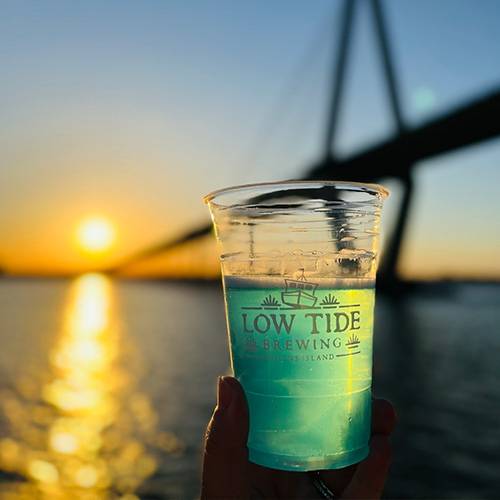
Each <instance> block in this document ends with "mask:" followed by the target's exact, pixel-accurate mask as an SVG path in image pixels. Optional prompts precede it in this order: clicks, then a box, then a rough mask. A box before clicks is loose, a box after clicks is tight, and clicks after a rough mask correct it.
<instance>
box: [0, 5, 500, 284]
mask: <svg viewBox="0 0 500 500" xmlns="http://www.w3.org/2000/svg"><path fill="white" fill-rule="evenodd" d="M361 4H362V5H361V8H360V9H358V12H357V15H356V25H355V37H354V45H353V52H352V59H351V61H350V65H349V73H348V82H347V91H346V100H345V102H344V105H343V107H342V115H341V123H340V129H339V135H338V137H337V138H336V141H335V147H336V150H337V151H338V153H339V154H340V155H344V156H347V155H349V154H351V153H352V152H354V151H356V150H357V149H359V148H362V147H365V146H367V145H369V144H371V143H374V142H376V141H379V140H382V139H384V138H387V137H389V136H390V135H391V134H392V133H393V131H394V129H393V124H392V122H391V120H390V116H389V114H388V108H387V101H386V96H385V93H384V87H383V80H382V78H381V71H380V66H379V64H378V62H379V61H378V59H377V52H376V50H375V48H374V46H373V33H372V31H371V24H370V18H369V10H368V9H367V8H366V7H367V5H366V2H361ZM384 5H385V6H386V11H387V21H388V25H389V31H390V35H391V37H392V40H393V45H394V47H393V51H394V57H395V63H396V68H397V70H398V76H399V83H400V86H401V93H402V104H403V114H404V117H405V119H406V121H407V123H408V126H410V127H411V126H417V125H419V124H420V123H423V122H425V121H426V120H427V119H429V118H431V117H432V116H435V115H438V114H439V113H442V112H444V111H446V110H448V109H450V108H452V107H453V106H456V105H458V104H460V103H462V102H463V101H464V100H468V99H470V98H472V97H474V96H476V95H479V94H481V93H484V92H486V91H488V90H490V89H493V88H495V86H499V85H500V65H499V64H498V51H499V49H500V30H498V19H499V18H500V4H499V3H498V2H497V1H496V0H482V1H481V2H480V3H479V2H474V1H473V0H467V1H465V0H441V1H439V2H435V1H430V0H421V1H418V2H416V1H411V0H387V1H386V2H384ZM340 6H341V3H340V2H338V1H335V0H328V1H327V0H315V2H302V1H289V0H274V1H273V2H265V1H264V0H258V1H255V2H234V1H230V0H215V1H209V0H199V1H194V0H193V1H191V2H185V1H181V0H176V1H174V0H171V1H168V2H157V1H146V0H145V1H143V2H131V1H130V2H128V1H112V0H111V1H108V2H98V1H93V0H89V1H87V2H62V1H61V2H59V1H47V2H36V1H23V2H18V1H3V2H2V16H1V18H0V62H1V67H2V77H1V79H0V109H1V110H2V112H1V113H0V234H1V235H2V239H1V241H0V268H3V269H4V270H6V271H7V272H10V273H14V274H16V273H17V274H40V273H41V274H47V273H48V274H50V273H68V272H79V271H83V270H87V269H90V268H93V267H102V266H104V267H105V266H108V265H113V264H114V263H117V262H119V261H120V260H121V259H123V258H125V257H126V256H128V255H130V254H132V253H135V252H136V251H138V250H140V249H142V248H144V247H147V246H149V245H151V244H155V243H157V242H159V241H162V240H166V239H169V238H174V237H175V236H176V235H179V234H182V233H183V232H185V231H187V230H189V229H190V228H192V227H193V226H196V225H199V224H202V223H204V222H206V221H208V213H207V210H206V207H205V206H204V205H203V203H202V202H201V198H202V196H203V195H204V194H206V193H208V192H209V191H211V190H213V189H216V188H220V187H224V186H228V185H232V184H241V183H247V182H259V181H268V180H277V179H285V178H296V177H298V176H300V175H301V173H302V172H303V171H304V169H305V168H306V167H307V166H308V165H310V164H311V163H312V162H314V161H315V160H317V159H318V158H319V157H320V155H321V153H322V149H321V148H322V139H323V129H324V123H325V119H326V109H327V105H328V102H329V101H328V98H329V91H330V90H331V89H330V86H329V85H330V82H329V78H330V72H331V60H332V53H333V50H334V47H335V42H336V36H337V35H338V24H337V21H338V17H339V16H338V15H339V8H340ZM499 164H500V139H499V140H495V141H490V142H488V143H485V144H482V145H479V146H475V147H473V148H467V149H466V150H463V151H458V152H455V153H453V154H450V155H447V156H444V157H439V158H434V159H432V160H431V161H428V162H426V163H425V164H422V165H419V166H418V169H417V170H416V176H415V179H416V195H415V199H414V204H413V207H412V213H411V219H410V226H409V228H408V235H407V236H408V237H407V238H406V240H405V244H404V251H403V255H402V259H401V263H400V269H401V272H402V273H403V274H404V275H406V276H408V277H463V276H465V277H470V276H479V277H497V278H498V277H500V259H498V258H497V256H498V254H499V252H500V222H499V221H500V218H499V217H498V214H499V208H500V200H499V199H498V195H497V192H496V191H497V190H496V186H498V185H499V184H500V167H499ZM389 187H392V188H393V196H392V197H391V199H390V200H389V201H388V203H387V211H386V230H387V232H389V231H390V226H391V221H392V220H393V219H394V217H393V214H394V209H395V207H396V205H397V202H398V199H399V194H400V192H399V190H398V186H397V185H395V184H394V183H389ZM96 216H98V217H101V218H105V219H107V220H108V221H109V222H110V223H111V225H112V226H113V230H114V233H115V235H116V239H115V241H114V243H113V245H112V247H111V248H109V249H108V250H107V251H106V252H101V253H98V254H94V253H89V252H88V249H85V248H83V247H82V244H81V241H79V240H78V237H77V236H76V235H77V234H78V230H79V227H81V224H82V221H84V220H86V219H88V218H89V217H96ZM186 251H187V252H188V253H189V256H187V257H186V256H184V257H182V258H181V257H177V258H172V256H169V257H168V258H167V259H166V260H165V261H159V262H158V263H157V264H155V266H156V267H155V266H153V268H154V269H157V270H158V269H161V270H162V271H163V272H164V271H166V270H167V268H172V267H176V265H177V267H178V264H179V263H180V262H181V261H182V262H184V263H185V268H186V269H191V272H192V269H193V266H194V264H193V262H200V261H203V260H204V258H203V256H206V255H209V256H210V259H211V260H210V262H211V264H210V266H208V267H209V268H210V271H209V273H212V272H213V269H215V267H216V266H215V267H214V265H213V262H214V259H215V252H214V250H213V248H212V247H211V243H210V242H204V243H203V245H201V246H200V247H199V248H198V249H197V250H193V249H187V250H186ZM150 267H151V266H150ZM181 267H182V266H181ZM178 268H179V267H178ZM202 268H203V265H202V266H201V267H200V269H199V272H200V273H203V272H204V271H203V269H202ZM196 272H198V271H196ZM207 272H208V271H207Z"/></svg>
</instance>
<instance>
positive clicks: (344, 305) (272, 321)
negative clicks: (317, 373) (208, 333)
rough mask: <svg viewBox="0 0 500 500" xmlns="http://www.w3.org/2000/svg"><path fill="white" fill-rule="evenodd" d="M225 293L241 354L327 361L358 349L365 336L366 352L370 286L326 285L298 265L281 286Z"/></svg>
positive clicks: (370, 320)
mask: <svg viewBox="0 0 500 500" xmlns="http://www.w3.org/2000/svg"><path fill="white" fill-rule="evenodd" d="M228 297H229V298H228V307H230V308H231V310H232V311H233V313H232V314H231V315H230V316H229V318H230V326H231V331H232V333H233V337H232V338H233V340H232V342H233V346H234V347H236V349H237V350H238V352H240V353H243V355H245V356H249V357H254V358H261V359H262V358H266V357H269V356H270V355H272V356H283V355H289V356H292V358H293V359H296V360H297V361H299V360H316V361H322V360H325V361H326V360H332V359H336V358H342V357H353V356H356V355H359V354H362V352H363V344H364V342H367V341H369V342H370V344H369V345H368V344H367V346H368V347H369V349H368V350H367V351H366V354H367V355H369V354H370V353H371V333H372V326H373V320H372V317H373V302H374V290H373V288H358V289H356V288H351V289H347V288H336V289H334V288H325V286H324V284H320V283H316V282H312V281H310V280H308V279H307V278H306V277H305V275H304V272H303V270H302V273H301V274H300V275H299V276H298V277H297V278H296V279H290V278H286V279H285V280H284V283H283V286H282V287H267V288H263V287H262V286H260V287H258V286H255V288H252V287H251V286H250V285H248V286H246V287H242V288H230V289H229V293H228ZM235 313H236V314H235ZM287 359H290V358H287Z"/></svg>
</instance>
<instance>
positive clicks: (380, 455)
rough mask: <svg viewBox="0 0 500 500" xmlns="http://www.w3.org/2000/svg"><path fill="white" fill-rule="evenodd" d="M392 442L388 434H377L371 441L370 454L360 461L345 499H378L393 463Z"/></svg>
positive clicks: (343, 496)
mask: <svg viewBox="0 0 500 500" xmlns="http://www.w3.org/2000/svg"><path fill="white" fill-rule="evenodd" d="M391 457H392V451H391V444H390V442H389V438H388V437H387V436H384V435H381V434H375V435H374V436H372V439H371V441H370V454H369V455H368V457H367V458H366V459H365V460H363V461H362V462H360V463H359V464H358V466H357V468H356V471H355V473H354V475H353V477H352V480H351V482H350V483H349V485H348V486H347V488H346V489H345V491H344V493H343V494H342V498H343V499H361V498H362V499H377V498H380V496H381V495H382V490H383V489H384V484H385V480H386V478H387V473H388V471H389V466H390V464H391Z"/></svg>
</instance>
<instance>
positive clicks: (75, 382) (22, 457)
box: [0, 274, 182, 500]
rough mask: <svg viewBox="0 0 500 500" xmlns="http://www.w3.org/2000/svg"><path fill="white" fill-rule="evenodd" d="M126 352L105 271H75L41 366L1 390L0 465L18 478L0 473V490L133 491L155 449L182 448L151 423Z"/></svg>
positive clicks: (69, 494)
mask: <svg viewBox="0 0 500 500" xmlns="http://www.w3.org/2000/svg"><path fill="white" fill-rule="evenodd" d="M134 352H135V350H134V349H132V348H131V346H127V342H126V339H124V338H123V336H122V332H121V331H120V329H119V322H118V318H117V314H116V310H115V300H114V294H113V286H112V283H111V282H110V280H109V279H108V278H106V277H104V276H102V275H99V274H87V275H83V276H81V277H79V278H78V279H77V280H76V281H75V282H74V283H73V284H72V287H71V290H70V294H69V299H68V303H67V308H66V311H65V318H64V326H63V329H62V331H61V333H60V335H59V338H58V340H57V342H56V344H55V346H54V348H53V350H52V351H51V353H50V357H49V366H50V369H49V371H48V373H41V374H39V376H38V377H36V378H31V379H23V380H20V381H19V382H18V383H17V384H16V387H15V388H14V389H12V390H8V391H5V392H4V393H3V394H2V398H1V400H2V404H3V407H2V411H3V414H4V415H3V416H4V418H5V420H6V422H7V427H8V429H7V430H8V432H7V437H2V439H1V440H0V468H1V469H2V470H3V471H6V472H10V473H14V474H16V475H18V476H21V477H22V479H23V480H22V481H11V482H6V483H3V484H2V485H1V487H2V491H1V495H0V496H1V498H2V499H10V498H12V499H16V500H19V499H24V498H26V499H28V498H29V499H32V498H44V499H45V498H47V499H108V498H109V499H115V498H121V499H123V500H133V499H136V498H138V496H137V494H136V493H137V489H138V487H139V486H140V485H141V484H142V483H143V482H144V480H145V479H146V478H147V477H149V476H151V475H152V474H153V473H154V472H155V470H156V468H157V462H158V456H161V453H162V452H163V453H165V452H166V453H179V452H181V451H182V445H181V443H180V442H179V441H178V440H177V439H176V438H175V436H173V435H172V434H170V433H167V432H158V431H157V421H158V416H157V414H156V413H155V411H154V409H153V407H152V405H151V402H150V400H149V399H148V398H147V397H146V395H144V394H143V393H141V392H140V391H139V390H138V389H137V379H136V377H137V375H136V374H137V371H138V370H139V367H140V363H139V362H138V359H137V356H135V357H134V355H133V353H134ZM3 435H4V436H5V434H3Z"/></svg>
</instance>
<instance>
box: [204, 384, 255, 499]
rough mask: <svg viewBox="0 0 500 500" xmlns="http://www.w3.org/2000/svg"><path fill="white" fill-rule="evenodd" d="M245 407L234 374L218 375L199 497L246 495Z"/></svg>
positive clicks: (207, 434) (246, 421) (246, 416)
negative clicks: (215, 399) (215, 401)
mask: <svg viewBox="0 0 500 500" xmlns="http://www.w3.org/2000/svg"><path fill="white" fill-rule="evenodd" d="M247 436H248V410H247V404H246V399H245V395H244V393H243V389H242V388H241V386H240V384H239V382H238V381H237V380H236V379H235V378H233V377H219V384H218V390H217V406H216V407H215V410H214V413H213V415H212V418H211V419H210V422H209V423H208V427H207V432H206V436H205V452H204V456H203V477H202V488H201V498H202V499H204V500H208V499H215V498H247V497H248V491H249V488H248V471H247V467H248V459H247V455H248V452H247V448H246V443H247Z"/></svg>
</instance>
